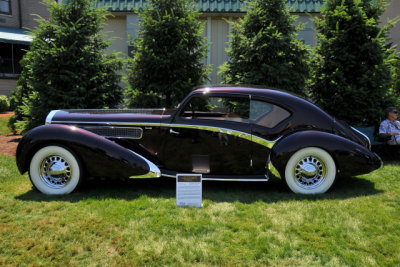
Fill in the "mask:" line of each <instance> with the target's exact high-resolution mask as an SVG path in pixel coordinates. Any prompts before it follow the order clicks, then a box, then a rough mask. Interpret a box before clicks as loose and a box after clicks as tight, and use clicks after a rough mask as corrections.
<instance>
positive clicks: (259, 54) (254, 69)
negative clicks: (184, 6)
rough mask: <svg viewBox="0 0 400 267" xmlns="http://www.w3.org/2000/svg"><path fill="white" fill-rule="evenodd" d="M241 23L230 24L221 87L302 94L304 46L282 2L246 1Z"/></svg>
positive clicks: (305, 74) (305, 73) (305, 67)
mask: <svg viewBox="0 0 400 267" xmlns="http://www.w3.org/2000/svg"><path fill="white" fill-rule="evenodd" d="M248 5H249V7H248V10H247V13H246V15H245V16H244V18H243V19H240V20H239V22H237V23H233V27H232V40H231V41H230V48H229V49H227V53H228V58H229V60H228V61H227V62H226V63H225V64H224V65H223V66H222V67H221V71H220V75H221V76H222V77H223V82H224V83H229V84H256V85H265V86H268V87H276V88H280V89H285V90H287V91H291V92H294V93H297V94H300V95H304V94H305V85H306V80H307V78H308V76H309V67H308V60H309V57H308V52H307V49H306V46H305V45H304V44H303V43H302V42H301V41H300V40H297V38H296V33H297V30H298V29H299V28H298V27H296V26H294V22H295V20H296V17H294V16H292V15H290V13H289V12H288V11H287V9H286V6H285V3H284V1H282V0H260V1H251V2H250V1H249V2H248Z"/></svg>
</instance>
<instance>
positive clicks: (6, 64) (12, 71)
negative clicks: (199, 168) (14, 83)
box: [0, 42, 29, 77]
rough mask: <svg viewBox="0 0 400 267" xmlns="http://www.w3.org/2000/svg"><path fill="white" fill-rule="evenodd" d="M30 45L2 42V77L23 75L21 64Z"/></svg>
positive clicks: (0, 73) (0, 58) (0, 46)
mask: <svg viewBox="0 0 400 267" xmlns="http://www.w3.org/2000/svg"><path fill="white" fill-rule="evenodd" d="M28 49H29V46H28V45H22V44H10V43H2V42H0V77H16V76H18V75H19V74H21V65H20V64H19V62H20V60H21V59H22V57H23V56H24V55H25V53H26V52H25V51H26V50H28Z"/></svg>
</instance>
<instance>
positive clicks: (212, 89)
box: [192, 85, 308, 102]
mask: <svg viewBox="0 0 400 267" xmlns="http://www.w3.org/2000/svg"><path fill="white" fill-rule="evenodd" d="M196 93H203V94H206V93H223V94H225V93H226V94H229V93H233V94H250V95H253V96H260V97H269V98H272V99H280V100H282V98H285V99H288V100H289V99H291V100H292V101H301V102H303V101H306V100H305V99H303V98H302V97H300V96H297V95H295V94H293V93H288V92H285V91H283V90H279V89H273V88H271V89H267V88H258V87H253V86H229V85H221V86H209V87H208V86H204V87H201V88H198V89H195V90H193V91H192V94H196ZM306 102H308V101H306Z"/></svg>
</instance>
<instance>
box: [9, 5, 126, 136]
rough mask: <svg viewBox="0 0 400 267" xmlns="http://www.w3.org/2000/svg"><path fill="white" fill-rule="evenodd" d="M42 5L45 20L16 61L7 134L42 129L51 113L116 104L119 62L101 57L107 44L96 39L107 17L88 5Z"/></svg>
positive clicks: (113, 57) (112, 56)
mask: <svg viewBox="0 0 400 267" xmlns="http://www.w3.org/2000/svg"><path fill="white" fill-rule="evenodd" d="M46 3H47V5H48V6H49V11H50V19H49V20H44V19H41V18H40V19H38V22H39V26H38V27H37V28H36V29H34V30H33V32H32V34H33V41H32V42H31V44H30V48H29V51H28V52H27V53H26V54H25V56H24V57H23V59H22V61H21V65H22V67H23V69H22V73H21V76H20V78H19V80H18V83H17V87H18V90H17V92H16V93H15V94H13V96H12V102H13V106H14V108H15V109H14V111H15V118H13V119H12V120H11V123H12V124H13V125H14V126H12V128H13V129H15V128H21V129H23V130H24V131H27V130H29V129H30V128H33V127H35V126H37V125H40V124H43V123H44V120H45V117H46V115H47V114H48V112H49V111H50V110H52V109H68V108H78V109H82V108H105V107H114V106H116V105H117V104H118V103H119V102H120V101H121V99H122V89H121V87H120V86H119V82H120V75H119V74H117V72H116V71H117V70H119V69H120V68H121V67H122V62H121V59H119V58H118V57H117V54H116V53H111V54H106V53H105V50H106V48H107V47H108V42H106V41H104V40H103V36H102V34H101V31H102V25H103V23H104V21H105V19H106V16H107V14H108V13H107V12H106V11H104V10H102V9H96V8H95V7H94V6H93V3H92V2H91V1H90V0H69V1H68V3H67V4H66V3H58V4H57V3H55V2H54V1H49V0H48V1H46Z"/></svg>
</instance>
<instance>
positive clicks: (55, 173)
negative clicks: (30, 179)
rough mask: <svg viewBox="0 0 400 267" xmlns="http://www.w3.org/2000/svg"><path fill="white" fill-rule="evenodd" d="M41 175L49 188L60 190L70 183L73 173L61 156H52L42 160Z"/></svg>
mask: <svg viewBox="0 0 400 267" xmlns="http://www.w3.org/2000/svg"><path fill="white" fill-rule="evenodd" d="M39 175H40V177H41V179H42V181H43V182H45V183H46V184H47V185H48V186H49V187H51V188H54V189H58V188H63V187H65V186H66V185H67V184H68V183H69V182H70V179H71V175H72V172H71V168H70V165H69V163H68V161H66V160H65V159H64V158H62V157H61V156H58V155H50V156H47V157H46V158H45V159H43V160H42V163H41V164H40V166H39Z"/></svg>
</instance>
